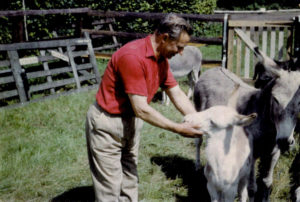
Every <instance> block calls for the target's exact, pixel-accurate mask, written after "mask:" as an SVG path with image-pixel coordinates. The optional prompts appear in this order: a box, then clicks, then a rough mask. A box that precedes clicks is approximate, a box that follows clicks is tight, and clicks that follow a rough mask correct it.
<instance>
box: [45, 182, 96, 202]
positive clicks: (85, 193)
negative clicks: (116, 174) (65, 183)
mask: <svg viewBox="0 0 300 202" xmlns="http://www.w3.org/2000/svg"><path fill="white" fill-rule="evenodd" d="M93 201H95V196H94V190H93V187H92V186H85V187H76V188H72V189H70V190H68V191H66V192H64V193H62V194H61V195H58V196H56V197H54V198H53V199H51V200H50V202H93Z"/></svg>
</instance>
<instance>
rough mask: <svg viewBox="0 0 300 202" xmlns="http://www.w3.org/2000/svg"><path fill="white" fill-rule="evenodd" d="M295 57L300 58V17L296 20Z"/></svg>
mask: <svg viewBox="0 0 300 202" xmlns="http://www.w3.org/2000/svg"><path fill="white" fill-rule="evenodd" d="M294 26H295V28H294V29H295V33H294V55H295V56H296V57H300V37H299V34H300V15H299V16H297V17H295V18H294Z"/></svg>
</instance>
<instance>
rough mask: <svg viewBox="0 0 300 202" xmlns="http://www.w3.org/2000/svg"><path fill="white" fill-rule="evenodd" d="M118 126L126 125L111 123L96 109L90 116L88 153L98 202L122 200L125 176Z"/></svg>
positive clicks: (93, 106) (87, 121) (91, 108)
mask: <svg viewBox="0 0 300 202" xmlns="http://www.w3.org/2000/svg"><path fill="white" fill-rule="evenodd" d="M119 119H120V118H119ZM117 124H122V122H121V120H119V121H118V120H117V119H111V118H110V117H108V116H106V114H105V113H103V112H101V111H100V110H99V108H97V106H96V105H92V106H91V107H90V109H89V111H88V113H87V120H86V135H87V149H88V156H89V163H90V169H91V174H92V180H93V184H94V190H95V199H96V201H103V202H117V201H118V198H119V196H120V192H121V183H122V178H123V174H122V166H121V161H120V159H121V139H120V138H119V137H118V134H116V133H117V132H118V131H116V130H115V129H116V128H120V127H117ZM111 126H114V129H113V130H110V128H111ZM121 128H122V127H121ZM122 132H123V131H122Z"/></svg>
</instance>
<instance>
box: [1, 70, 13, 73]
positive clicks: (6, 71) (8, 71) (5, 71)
mask: <svg viewBox="0 0 300 202" xmlns="http://www.w3.org/2000/svg"><path fill="white" fill-rule="evenodd" d="M11 72H12V71H11V69H3V70H0V74H7V73H11Z"/></svg>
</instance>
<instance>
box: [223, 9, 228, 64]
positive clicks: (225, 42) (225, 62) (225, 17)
mask: <svg viewBox="0 0 300 202" xmlns="http://www.w3.org/2000/svg"><path fill="white" fill-rule="evenodd" d="M227 32H228V14H225V15H224V22H223V44H222V67H226V65H227V34H228V33H227Z"/></svg>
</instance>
